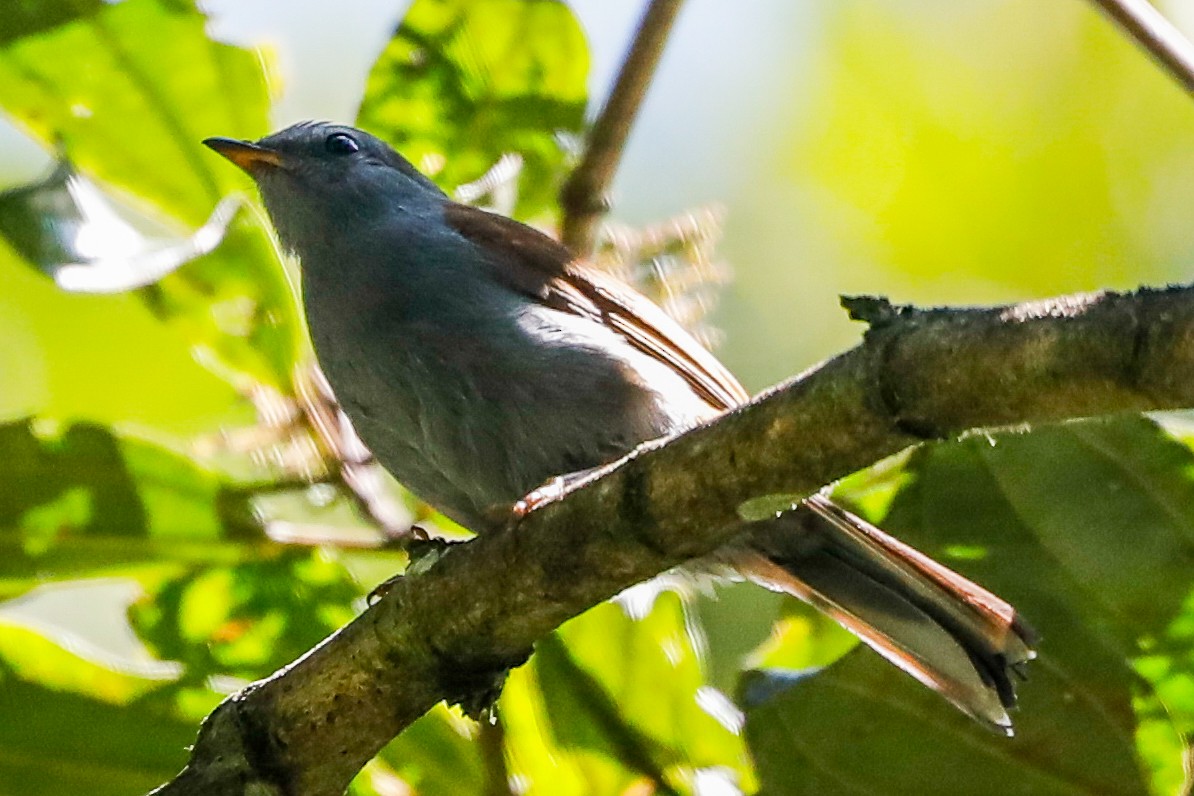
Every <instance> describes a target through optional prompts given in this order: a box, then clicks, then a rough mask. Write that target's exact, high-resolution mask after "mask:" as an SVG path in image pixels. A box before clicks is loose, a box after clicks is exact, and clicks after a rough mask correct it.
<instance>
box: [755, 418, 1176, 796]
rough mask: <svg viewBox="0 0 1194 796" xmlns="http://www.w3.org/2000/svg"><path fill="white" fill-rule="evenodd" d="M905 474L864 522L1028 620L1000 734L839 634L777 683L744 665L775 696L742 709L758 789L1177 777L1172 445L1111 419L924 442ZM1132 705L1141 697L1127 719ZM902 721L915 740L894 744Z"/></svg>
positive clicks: (1098, 784)
mask: <svg viewBox="0 0 1194 796" xmlns="http://www.w3.org/2000/svg"><path fill="white" fill-rule="evenodd" d="M907 477H908V479H909V480H908V483H907V485H906V486H905V487H904V488H903V489H902V490H901V491H900V492H899V493H898V495H897V496H896V498H895V500H894V502H893V504H892V507H891V511H890V513H889V515H888V516H887V517H886V518H885V519H884V520H883V526H884V527H885V528H887V529H888V530H890V531H892V532H893V533H895V534H897V535H898V536H900V537H901V538H903V539H905V540H907V541H908V542H910V543H911V544H913V545H915V546H916V547H918V548H919V549H921V550H923V551H924V552H926V553H928V554H929V555H932V556H934V557H936V558H938V559H939V560H942V561H944V562H946V563H948V564H950V565H951V566H953V567H955V568H957V569H958V570H959V571H962V572H964V573H965V574H966V575H967V576H969V577H972V578H974V579H975V580H976V581H978V582H979V583H981V584H983V585H984V586H986V587H988V588H990V589H992V590H993V591H994V592H996V593H997V594H1000V595H1001V596H1003V597H1005V598H1007V599H1008V600H1009V601H1010V602H1012V603H1013V604H1014V605H1016V607H1017V608H1018V609H1019V610H1020V611H1021V612H1022V613H1023V615H1024V616H1025V617H1026V618H1027V619H1028V620H1029V621H1030V622H1032V623H1033V624H1034V625H1036V626H1037V627H1038V629H1039V630H1040V631H1041V633H1042V636H1043V641H1042V642H1041V644H1040V647H1039V649H1040V653H1041V658H1040V659H1039V660H1038V661H1036V662H1035V663H1033V664H1031V665H1030V666H1029V676H1030V678H1031V679H1030V681H1029V682H1028V683H1027V684H1025V685H1024V686H1023V687H1022V688H1021V689H1020V690H1021V709H1020V711H1019V713H1018V714H1017V716H1016V730H1017V736H1016V738H1014V739H1010V740H1004V739H1001V738H998V737H995V736H994V735H991V734H988V733H986V732H985V731H984V730H983V729H982V728H980V727H979V726H978V725H976V724H974V723H973V722H970V721H969V720H967V719H966V718H965V717H963V716H962V715H961V714H959V713H957V712H956V711H954V710H952V709H951V708H950V707H949V705H948V704H947V703H946V702H945V701H944V700H942V699H941V698H940V697H937V696H936V695H934V694H931V693H930V692H929V691H927V690H926V689H924V688H922V687H920V686H919V685H917V684H916V683H915V682H913V681H912V680H911V679H910V678H907V677H905V676H904V675H902V674H901V673H899V672H898V671H896V670H895V669H893V668H892V667H889V666H887V665H886V664H884V663H882V662H881V661H879V660H878V658H877V657H876V656H874V655H873V654H871V653H870V652H869V651H866V650H859V651H857V652H854V653H851V654H850V655H848V656H847V657H846V658H845V659H843V660H842V661H840V662H838V663H836V664H833V665H831V666H829V667H828V668H826V669H824V670H823V671H822V672H821V673H820V674H817V675H816V676H812V677H801V678H798V679H796V680H795V681H793V682H791V683H789V685H790V687H788V688H782V687H778V686H782V685H783V684H782V683H778V682H776V681H775V679H774V678H773V679H772V681H771V685H770V686H767V684H766V682H763V683H760V681H759V679H758V678H759V677H760V676H761V675H756V679H755V682H754V683H752V685H753V686H754V688H755V689H756V691H757V690H758V689H759V687H760V685H763V686H765V687H764V688H763V690H764V691H767V690H770V691H771V692H773V693H778V694H779V695H778V696H774V697H772V698H764V699H763V700H762V701H761V703H760V704H755V705H754V706H753V707H751V708H750V709H749V710H748V722H747V733H748V737H749V739H750V743H751V749H752V751H753V752H754V754H755V759H756V761H757V762H758V765H759V768H760V774H761V778H762V780H763V781H764V783H766V785H767V787H768V788H769V790H768V792H769V793H770V792H774V793H824V792H827V791H829V792H854V791H856V790H857V791H860V792H874V791H876V790H879V791H882V792H891V791H893V790H900V791H909V792H912V791H915V792H918V793H929V792H933V793H974V794H983V793H991V794H995V793H1001V794H1002V793H1009V792H1018V793H1033V794H1037V793H1041V794H1045V793H1074V792H1080V793H1107V792H1113V793H1125V794H1126V793H1146V792H1148V791H1149V786H1148V782H1149V779H1150V778H1151V781H1152V782H1153V783H1161V782H1173V781H1175V780H1176V781H1180V778H1181V766H1182V761H1181V758H1180V743H1179V742H1178V739H1179V738H1180V734H1181V733H1182V732H1189V730H1190V727H1191V717H1194V689H1190V688H1189V687H1188V685H1187V684H1188V683H1190V682H1191V675H1192V674H1194V655H1192V651H1194V643H1192V642H1194V632H1191V630H1190V628H1191V627H1192V626H1194V599H1191V586H1192V585H1194V480H1192V478H1194V455H1192V454H1191V452H1190V450H1189V449H1187V448H1186V447H1184V446H1182V445H1180V444H1178V443H1177V442H1176V441H1174V440H1173V439H1172V438H1171V437H1169V436H1167V435H1166V434H1164V433H1163V432H1162V431H1161V430H1160V429H1158V428H1157V426H1156V425H1155V424H1154V423H1152V422H1151V421H1149V420H1146V419H1143V418H1118V419H1115V420H1106V421H1097V422H1083V423H1074V424H1069V425H1065V426H1060V427H1055V428H1045V429H1040V430H1038V431H1035V432H1033V433H1031V434H1025V435H1014V434H1007V435H1000V436H997V437H996V438H994V439H989V438H986V437H972V438H969V439H966V440H963V441H961V442H958V443H953V444H941V445H934V446H930V447H926V448H923V449H921V450H918V451H917V452H916V453H914V454H913V455H912V457H911V459H910V462H909V465H908V470H907ZM1134 669H1135V670H1134ZM1134 705H1136V706H1139V707H1141V708H1142V709H1149V710H1150V712H1149V713H1147V714H1142V715H1143V717H1144V718H1145V719H1146V722H1145V723H1144V724H1141V723H1140V718H1139V717H1138V716H1137V714H1136V713H1135V712H1134ZM1161 705H1163V706H1164V707H1163V710H1160V709H1158V708H1159V707H1160V706H1161ZM1142 728H1143V729H1144V733H1143V734H1142V735H1139V736H1138V735H1137V733H1138V731H1140V730H1141V729H1142ZM910 737H913V738H917V739H918V740H917V742H916V748H920V749H924V750H932V751H931V753H926V754H913V753H910V746H909V743H908V738H910ZM842 738H850V739H851V740H850V743H849V744H844V745H843V744H841V743H840V739H842ZM1165 749H1168V750H1170V753H1169V756H1168V758H1167V759H1162V758H1161V757H1159V756H1158V755H1159V754H1162V755H1163V754H1164V753H1163V752H1158V750H1165ZM793 750H797V753H793ZM1173 750H1177V752H1178V753H1177V754H1175V753H1174V752H1173ZM1141 753H1144V754H1145V755H1146V756H1147V757H1148V758H1149V762H1150V763H1151V764H1152V765H1153V766H1154V770H1152V771H1150V772H1148V775H1147V776H1146V774H1145V773H1144V772H1142V770H1141V765H1140V763H1141V760H1140V754H1141ZM925 783H933V786H932V789H931V790H926V786H925Z"/></svg>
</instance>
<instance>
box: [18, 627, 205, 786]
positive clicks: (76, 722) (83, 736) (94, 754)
mask: <svg viewBox="0 0 1194 796" xmlns="http://www.w3.org/2000/svg"><path fill="white" fill-rule="evenodd" d="M169 690H170V686H169V684H163V683H162V682H161V681H160V680H153V679H147V678H141V677H137V676H136V675H133V674H129V673H126V672H122V671H117V670H114V669H111V668H108V667H106V666H102V665H100V664H98V663H95V662H93V661H90V660H87V659H85V658H82V657H80V656H78V655H76V654H74V653H72V652H67V651H66V650H65V649H63V648H62V647H61V646H59V645H58V644H55V643H54V642H52V641H50V640H49V639H47V638H45V637H44V636H41V635H40V634H38V633H36V632H34V631H32V630H30V629H29V628H25V627H22V626H20V625H15V624H10V623H7V622H0V716H4V717H6V719H7V720H5V721H0V788H3V789H4V791H5V792H6V793H21V794H22V796H43V795H44V796H58V794H63V793H88V794H95V796H108V795H109V794H111V796H129V794H135V793H144V792H146V791H147V790H149V789H151V788H153V787H156V786H157V785H160V784H161V783H162V782H164V781H166V780H167V779H169V778H170V777H172V776H174V774H176V773H177V772H178V770H179V769H180V768H181V767H182V765H183V763H185V762H186V747H187V745H188V744H190V743H191V742H193V741H194V738H195V723H194V722H195V720H194V718H192V717H190V716H183V715H180V714H179V711H178V710H176V708H175V705H176V703H175V701H174V700H172V699H161V698H158V695H159V693H164V692H166V691H169ZM208 701H210V699H209V700H208ZM17 783H19V786H18V785H17Z"/></svg>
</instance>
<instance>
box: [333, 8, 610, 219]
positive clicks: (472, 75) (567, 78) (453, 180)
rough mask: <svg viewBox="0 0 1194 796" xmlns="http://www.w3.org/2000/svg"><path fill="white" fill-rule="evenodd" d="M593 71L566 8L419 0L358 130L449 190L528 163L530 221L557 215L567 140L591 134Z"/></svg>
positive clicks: (385, 61)
mask: <svg viewBox="0 0 1194 796" xmlns="http://www.w3.org/2000/svg"><path fill="white" fill-rule="evenodd" d="M588 69H589V51H588V46H587V44H586V43H585V38H584V34H583V32H582V31H581V28H580V25H579V24H578V23H577V20H576V18H575V17H574V16H573V14H572V12H571V10H569V8H568V6H567V5H565V4H564V3H562V2H558V0H479V1H478V0H416V2H415V3H414V5H413V6H412V7H411V8H410V10H409V11H408V12H407V15H406V18H405V19H404V20H403V21H402V24H401V25H400V26H399V28H398V30H397V32H396V33H395V34H394V38H393V39H392V40H391V41H390V43H389V45H388V46H387V47H386V49H385V51H384V52H383V53H382V55H381V57H380V58H379V59H378V61H377V63H376V64H374V66H373V69H372V71H371V72H370V74H369V80H368V83H367V84H366V87H365V98H364V100H363V102H362V103H361V108H360V111H359V113H358V115H357V122H358V123H359V124H360V125H361V126H362V127H365V128H367V129H369V130H370V131H371V132H373V133H375V134H377V135H379V136H381V137H382V138H385V139H386V140H387V141H389V142H390V143H391V144H393V145H394V146H395V147H397V148H398V149H399V150H400V151H401V152H402V153H403V154H404V155H406V157H407V158H408V159H409V160H411V162H413V163H414V164H415V165H416V166H419V167H420V168H421V169H423V170H424V171H427V172H428V173H430V174H431V175H432V176H433V177H434V178H435V179H436V181H438V182H439V183H440V184H441V185H443V186H445V187H448V188H451V187H454V186H456V185H459V184H461V183H464V182H468V181H471V180H475V179H477V178H478V177H480V176H481V175H482V174H484V173H485V171H486V170H487V169H489V167H491V166H492V165H493V164H494V163H496V162H497V160H498V159H499V158H500V157H501V156H502V155H503V154H506V153H517V154H519V155H521V156H522V158H523V169H524V171H523V176H524V179H523V180H522V182H521V186H520V189H521V196H520V197H519V205H518V212H519V214H520V215H522V216H523V217H526V216H530V215H534V214H536V213H538V212H540V211H542V210H543V209H544V208H546V207H549V206H552V205H554V202H555V198H556V193H557V190H558V187H559V183H560V180H561V179H562V176H563V172H564V168H565V165H566V164H565V153H564V150H563V148H562V146H561V143H560V141H559V134H560V133H573V134H575V133H579V132H580V131H581V129H582V127H583V124H584V110H585V100H586V78H587V75H588Z"/></svg>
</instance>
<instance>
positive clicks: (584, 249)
mask: <svg viewBox="0 0 1194 796" xmlns="http://www.w3.org/2000/svg"><path fill="white" fill-rule="evenodd" d="M683 2H684V0H651V4H650V5H649V6H648V7H647V10H646V12H645V13H644V14H643V19H642V22H640V23H639V26H638V31H637V32H636V33H635V35H634V42H633V43H632V44H631V45H630V51H629V52H628V53H627V54H626V60H625V61H623V63H622V68H621V70H620V71H619V72H618V78H617V80H616V81H615V82H614V88H613V91H611V92H610V95H609V99H608V100H607V101H606V103H605V107H604V108H602V109H601V113H600V114H599V115H598V117H597V121H596V122H594V124H593V130H592V132H591V133H590V134H589V144H588V148H587V149H586V150H585V155H584V158H583V159H582V160H581V162H580V164H579V165H578V166H577V167H576V169H575V170H574V171H573V172H572V175H571V176H570V177H569V178H568V181H567V182H566V183H564V187H563V189H562V190H561V191H560V206H561V208H563V210H564V221H563V224H562V225H561V226H562V229H561V237H562V238H563V241H564V243H565V244H567V245H568V247H569V248H570V249H572V251H574V252H576V253H578V254H588V253H589V252H590V251H592V248H593V237H594V230H595V229H596V227H597V222H598V220H600V218H601V216H602V215H603V214H604V213H605V212H606V210H608V209H609V203H608V199H607V197H606V194H607V192H608V191H609V185H610V183H611V182H612V181H613V178H614V172H615V171H616V170H617V168H618V161H619V160H621V158H622V147H623V146H625V144H626V138H627V137H628V136H629V135H630V128H631V126H632V125H633V124H634V118H635V116H637V115H638V109H639V106H640V105H642V102H643V97H644V96H645V95H646V93H647V87H648V86H650V85H651V79H652V77H653V76H654V74H655V66H656V65H657V64H658V63H659V56H660V54H661V53H662V52H663V45H664V43H665V42H666V41H667V36H668V33H669V32H670V31H671V28H672V22H673V21H674V20H675V19H676V14H677V13H678V12H679V11H680V6H681V5H682V4H683Z"/></svg>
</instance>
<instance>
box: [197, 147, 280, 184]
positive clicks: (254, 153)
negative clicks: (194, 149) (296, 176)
mask: <svg viewBox="0 0 1194 796" xmlns="http://www.w3.org/2000/svg"><path fill="white" fill-rule="evenodd" d="M203 143H204V144H205V145H206V146H208V147H211V148H212V149H214V150H215V151H216V152H219V153H220V154H221V155H223V156H224V157H226V158H228V159H229V160H231V161H232V162H233V163H235V164H236V165H238V166H240V167H241V168H242V169H244V170H245V171H247V172H248V173H249V175H250V176H256V175H257V174H259V173H260V172H261V169H262V167H266V166H270V167H274V168H278V167H281V166H283V165H284V164H283V162H282V155H281V154H280V153H278V152H276V151H274V150H272V149H270V148H269V147H264V146H262V145H261V144H254V143H253V142H252V141H241V140H238V139H236V138H205V139H204V140H203Z"/></svg>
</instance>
